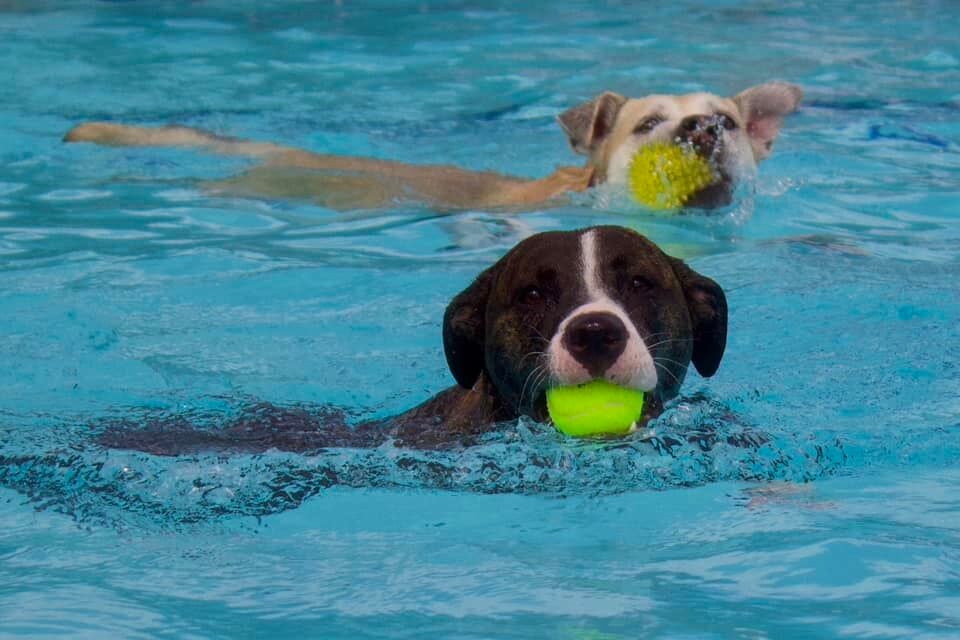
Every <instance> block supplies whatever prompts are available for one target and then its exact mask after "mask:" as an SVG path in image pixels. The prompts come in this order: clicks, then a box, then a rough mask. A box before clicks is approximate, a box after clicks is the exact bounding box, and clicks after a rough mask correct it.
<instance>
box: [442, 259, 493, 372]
mask: <svg viewBox="0 0 960 640" xmlns="http://www.w3.org/2000/svg"><path fill="white" fill-rule="evenodd" d="M498 264H499V263H498ZM498 264H495V265H493V266H492V267H490V268H488V269H487V270H486V271H484V272H483V273H481V274H480V275H479V276H477V279H476V280H474V281H473V284H471V285H470V286H469V287H467V288H466V289H464V290H463V291H461V292H460V293H459V294H457V296H456V297H455V298H454V299H453V300H451V301H450V304H448V305H447V310H446V312H445V313H444V314H443V351H444V354H445V355H446V357H447V366H448V367H449V368H450V373H452V374H453V377H454V378H455V379H456V381H457V384H459V385H460V386H461V387H464V388H466V389H471V388H472V387H473V385H474V383H475V382H476V381H477V378H478V377H480V373H481V372H482V371H483V367H484V343H485V342H486V326H485V318H486V315H487V298H488V297H489V296H490V289H491V287H492V283H493V280H494V278H495V277H496V273H497V268H498Z"/></svg>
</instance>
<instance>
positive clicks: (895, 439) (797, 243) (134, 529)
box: [0, 2, 960, 640]
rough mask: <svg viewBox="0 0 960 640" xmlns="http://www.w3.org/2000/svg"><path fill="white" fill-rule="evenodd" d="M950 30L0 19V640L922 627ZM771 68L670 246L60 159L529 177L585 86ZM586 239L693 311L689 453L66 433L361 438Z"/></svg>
mask: <svg viewBox="0 0 960 640" xmlns="http://www.w3.org/2000/svg"><path fill="white" fill-rule="evenodd" d="M841 4H842V5H843V6H841ZM958 29H960V14H957V12H956V11H955V7H954V6H953V4H952V3H947V2H943V3H936V2H929V3H895V2H871V3H833V4H831V6H830V7H826V8H817V7H815V6H812V5H811V6H807V5H806V4H804V3H783V2H779V3H765V2H757V3H752V4H743V3H725V2H712V3H711V2H702V3H697V2H678V3H661V4H660V5H657V6H654V5H647V4H646V3H637V6H634V5H632V4H623V5H621V4H619V3H606V4H604V5H602V6H601V5H600V3H593V2H574V3H562V10H561V5H558V4H557V3H545V2H526V3H506V2H503V3H496V2H489V3H482V4H476V5H474V4H471V3H466V2H460V3H457V2H448V3H433V2H389V3H388V2H383V3H373V2H370V3H363V4H362V5H357V4H354V3H352V2H342V3H329V6H328V5H327V4H324V5H323V6H316V7H309V6H303V5H300V4H295V3H284V2H272V3H270V5H269V6H267V5H266V4H265V3H255V2H241V3H237V2H230V3H228V2H204V3H194V4H191V5H189V6H180V5H179V4H177V3H167V4H159V5H153V4H151V5H149V6H148V5H146V4H139V3H123V2H116V3H109V2H99V3H93V2H82V3H81V2H76V3H73V2H60V3H50V4H42V3H29V4H27V3H22V4H21V3H16V2H14V3H5V4H0V68H3V69H4V70H5V71H4V72H3V79H4V82H3V83H2V86H0V123H2V124H0V328H2V331H0V335H2V336H3V339H2V340H0V357H2V361H3V363H4V364H5V366H4V367H2V368H0V635H3V636H14V637H17V636H22V637H42V636H56V637H61V636H63V635H70V636H72V637H85V636H86V637H104V636H107V635H108V634H112V635H115V636H119V637H156V636H171V637H229V638H237V637H282V636H288V635H289V636H294V635H296V636H297V637H302V636H312V637H322V638H360V637H389V638H404V637H430V638H511V637H516V638H532V637H543V638H570V639H577V640H581V639H591V640H594V639H596V640H600V639H602V640H608V639H615V638H635V637H638V636H656V637H670V638H726V637H742V638H762V637H770V638H817V637H822V638H837V637H849V638H889V637H911V638H921V637H922V638H956V637H960V497H958V493H957V491H956V487H957V486H958V482H960V472H958V471H957V468H956V465H955V463H956V461H957V459H958V456H960V375H958V372H960V329H958V326H960V322H958V321H960V299H958V295H957V284H956V283H957V281H958V279H960V259H958V258H960V230H958V220H960V45H958V44H957V39H956V33H957V32H958ZM773 78H780V79H785V80H789V81H793V82H797V83H799V84H801V85H802V86H803V87H804V89H805V90H806V96H807V97H806V102H805V105H804V108H803V109H802V111H801V112H800V113H798V114H797V115H796V116H794V117H793V118H791V119H790V120H789V122H788V123H787V125H786V127H785V129H784V131H783V134H782V136H781V138H780V140H779V141H778V144H777V148H776V150H775V153H774V155H773V157H772V158H771V159H770V160H769V161H768V162H767V163H766V164H764V165H763V166H762V167H761V171H760V177H759V180H758V182H757V184H756V194H755V196H753V197H752V198H746V199H745V200H743V201H742V202H740V203H738V204H737V205H736V206H735V207H733V208H732V209H731V210H729V211H726V212H724V213H723V214H722V215H718V216H712V217H705V216H687V217H682V218H669V217H662V216H660V217H657V216H649V215H639V214H638V213H637V212H635V211H627V210H623V209H621V208H619V207H616V206H606V207H604V206H597V205H595V204H594V203H590V202H581V203H579V204H575V205H571V206H568V207H564V208H559V209H550V210H542V211H535V212H532V213H529V214H523V215H522V216H506V215H499V214H494V213H490V212H484V211H469V212H465V213H462V214H458V215H456V216H445V215H441V214H439V213H438V212H435V211H431V210H429V209H428V208H414V207H404V208H398V209H396V210H392V211H387V212H383V211H380V212H353V213H350V214H344V213H336V212H333V211H328V210H324V209H321V208H318V207H316V206H313V205H311V204H309V203H304V202H297V201H277V200H254V199H231V198H226V197H216V196H211V195H208V194H205V193H204V192H202V191H201V190H200V189H199V188H198V187H197V183H196V180H197V179H198V178H211V177H225V176H230V175H233V174H235V173H237V172H238V171H241V170H242V169H243V168H244V167H245V166H246V165H245V163H244V162H243V161H241V160H236V159H229V160H227V159H223V158H212V157H207V156H201V155H197V154H193V153H189V152H180V151H170V150H156V149H102V148H96V147H92V146H89V145H83V146H65V145H63V144H61V142H60V137H61V136H62V135H63V133H64V132H65V131H66V130H67V129H68V128H69V127H70V126H72V125H73V124H75V123H77V122H79V121H83V120H89V119H112V120H120V121H125V122H133V123H141V124H164V123H167V122H179V123H183V124H189V125H194V126H200V127H204V128H207V129H212V130H214V131H217V132H220V133H223V134H228V135H236V136H244V137H254V138H260V139H269V140H277V141H281V142H284V143H288V144H292V145H297V146H303V147H308V148H311V149H315V150H321V151H332V152H341V153H352V154H364V155H370V156H375V157H384V158H396V159H400V160H406V161H410V162H443V163H455V164H460V165H463V166H467V167H471V168H476V169H481V168H493V169H497V170H500V171H504V172H509V173H515V174H520V175H529V176H539V175H543V174H546V173H547V172H549V171H550V170H552V168H553V167H554V165H556V164H569V163H574V162H576V158H575V157H574V156H573V155H572V153H571V152H569V150H568V149H567V146H566V142H565V140H564V138H563V136H562V134H561V132H560V130H559V128H558V127H557V125H556V124H555V122H554V117H555V116H556V114H557V113H559V112H560V111H561V110H563V109H564V108H566V107H568V106H570V105H572V104H576V103H578V102H580V101H583V100H585V99H587V98H589V97H591V96H592V95H594V94H595V93H598V92H599V91H602V90H604V89H614V90H617V91H619V92H621V93H624V94H628V95H642V94H645V93H650V92H655V91H656V92H686V91H692V90H701V89H703V90H710V91H714V92H718V93H734V92H737V91H739V90H741V89H743V88H745V87H747V86H749V85H751V84H756V83H759V82H762V81H765V80H769V79H773ZM600 223H614V224H625V225H630V226H632V227H634V228H637V229H639V230H641V231H643V232H645V233H647V234H648V235H650V236H651V237H652V238H653V239H655V240H656V241H658V242H659V243H661V244H662V245H663V246H665V247H667V248H668V249H670V250H672V251H674V252H676V253H678V254H680V255H684V256H686V257H688V259H689V260H690V261H691V263H692V264H693V265H694V266H695V267H696V268H697V269H698V270H700V271H702V272H703V273H706V274H708V275H710V276H711V277H713V278H715V279H716V280H718V281H719V282H720V283H721V284H722V285H723V286H724V287H725V288H726V290H727V292H728V293H727V295H728V299H729V303H730V309H731V315H730V336H729V342H728V347H727V355H726V357H725V359H724V362H723V364H722V366H721V369H720V371H719V373H718V375H717V376H716V377H714V378H711V379H709V380H704V379H701V378H699V377H697V376H696V374H695V373H691V375H690V376H689V378H688V380H687V382H686V384H685V387H684V394H683V396H682V398H681V399H680V400H679V402H678V403H677V404H676V405H675V406H674V407H673V408H672V409H671V410H670V411H669V412H668V413H667V414H666V415H665V416H664V418H663V419H662V420H661V424H659V425H658V431H659V432H661V433H663V434H666V435H670V434H681V433H682V434H688V433H691V432H694V433H702V434H704V438H708V437H709V438H714V439H717V438H719V440H720V444H716V445H714V446H706V445H705V446H704V447H700V446H697V444H695V443H694V444H690V445H689V446H678V447H674V448H672V449H668V450H666V449H663V448H659V449H658V448H657V447H654V446H652V445H650V444H649V443H645V442H641V441H639V440H629V439H628V440H625V441H622V442H617V443H612V444H609V445H605V446H597V445H594V444H585V443H571V442H567V441H564V440H562V439H560V438H559V437H558V436H556V435H555V434H554V433H552V432H551V431H550V430H549V429H547V428H545V427H543V426H542V425H537V424H530V423H527V422H521V423H520V424H517V425H508V426H506V427H504V429H503V430H502V431H501V432H499V433H498V434H496V435H495V436H492V437H491V438H490V439H489V441H487V442H485V443H483V444H482V445H478V446H475V447H471V448H469V449H466V450H463V451H447V452H415V451H405V450H398V449H394V448H392V447H390V446H385V447H381V448H378V449H375V450H371V451H354V450H340V451H330V452H327V453H326V454H324V455H319V456H304V455H294V454H287V453H267V454H263V455H245V456H233V457H221V456H215V455H209V456H200V457H181V458H172V459H171V458H156V457H151V456H149V455H146V454H140V453H131V452H122V451H110V450H104V449H103V448H101V447H98V446H97V445H96V444H95V443H94V442H93V440H92V434H93V433H94V429H95V428H96V425H97V424H101V423H102V422H103V421H104V420H109V419H113V418H125V419H132V420H134V421H137V420H146V419H148V418H150V417H152V416H156V415H160V416H186V417H188V418H191V419H196V420H213V421H216V420H218V419H220V420H222V419H224V416H231V415H235V414H236V413H238V412H241V411H243V410H244V407H245V406H247V405H248V404H250V403H252V402H256V401H258V400H266V401H270V402H273V403H277V404H281V405H291V404H298V403H303V404H307V405H321V404H326V403H331V404H336V405H340V406H344V407H348V408H350V409H351V410H352V411H353V412H354V414H355V415H356V416H357V417H365V416H383V415H389V414H392V413H395V412H399V411H402V410H404V409H406V408H408V407H410V406H412V405H414V404H416V403H418V402H420V401H421V400H423V399H425V398H426V397H428V396H429V395H430V394H432V393H435V392H437V391H439V390H440V389H442V388H444V387H445V386H447V385H449V384H451V383H452V379H451V378H450V375H449V373H448V372H447V371H446V368H445V365H444V361H443V357H442V353H441V351H440V336H439V322H440V318H441V315H442V313H443V309H444V306H445V304H446V302H447V300H449V298H450V297H451V296H452V295H454V294H455V293H456V292H458V291H459V290H460V289H461V288H462V287H463V286H464V285H465V284H466V283H468V282H469V281H470V280H471V278H472V277H473V276H475V275H476V274H477V273H478V272H479V271H480V270H481V269H483V268H484V267H485V266H486V265H488V264H490V263H491V262H492V261H493V260H495V259H496V258H497V257H498V256H499V255H501V254H502V253H503V252H505V251H506V250H507V249H508V248H509V247H510V246H512V244H514V243H515V242H516V241H517V240H519V239H520V238H521V237H524V236H525V235H527V234H529V233H532V232H534V231H539V230H547V229H556V228H564V229H572V228H577V227H580V226H584V225H589V224H600ZM744 432H749V433H762V434H763V435H764V437H765V438H766V439H767V442H766V444H763V445H762V446H759V447H746V448H744V447H735V446H729V445H727V444H725V438H727V437H737V436H740V435H742V434H743V433H744Z"/></svg>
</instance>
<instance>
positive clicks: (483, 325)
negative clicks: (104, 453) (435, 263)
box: [103, 227, 727, 454]
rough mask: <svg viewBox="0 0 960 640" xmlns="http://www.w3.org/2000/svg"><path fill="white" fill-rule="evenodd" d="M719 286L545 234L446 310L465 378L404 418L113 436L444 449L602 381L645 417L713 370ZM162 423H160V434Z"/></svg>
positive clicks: (274, 417) (229, 445) (632, 254)
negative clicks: (641, 400) (553, 394)
mask: <svg viewBox="0 0 960 640" xmlns="http://www.w3.org/2000/svg"><path fill="white" fill-rule="evenodd" d="M726 333H727V306H726V298H725V296H724V293H723V290H722V289H721V288H720V287H719V286H718V285H717V284H716V283H715V282H714V281H713V280H711V279H709V278H706V277H704V276H702V275H700V274H698V273H696V272H695V271H693V270H692V269H691V268H690V267H688V266H687V265H686V264H684V263H683V262H682V261H680V260H678V259H675V258H672V257H670V256H667V255H666V254H664V253H663V252H662V251H661V250H660V249H659V248H658V247H657V246H656V245H654V244H653V243H652V242H650V241H649V240H647V239H646V238H644V237H643V236H641V235H640V234H638V233H636V232H633V231H630V230H628V229H624V228H620V227H593V228H589V229H585V230H582V231H555V232H546V233H541V234H537V235H535V236H532V237H530V238H527V239H526V240H524V241H522V242H520V243H519V244H518V245H517V246H516V247H514V248H513V249H512V250H511V251H510V252H508V253H507V254H506V255H505V256H504V257H503V258H501V259H500V260H499V261H498V262H497V263H495V264H494V265H493V266H491V267H489V268H488V269H487V270H485V271H484V272H483V273H481V274H480V275H479V276H478V277H477V278H476V280H475V281H474V282H473V283H472V284H471V285H470V286H469V287H467V288H466V289H465V290H464V291H463V292H461V293H460V294H458V295H457V296H456V297H455V298H454V299H453V300H452V301H451V302H450V304H449V306H448V307H447V310H446V313H445V314H444V318H443V345H444V352H445V354H446V359H447V364H448V365H449V367H450V370H451V372H452V374H453V377H454V378H455V379H456V381H457V385H456V386H454V387H451V388H449V389H447V390H445V391H443V392H441V393H439V394H438V395H436V396H434V397H433V398H431V399H430V400H428V401H427V402H425V403H423V404H422V405H420V406H418V407H415V408H413V409H411V410H410V411H407V412H406V413H403V414H401V415H399V416H395V417H393V418H388V419H385V420H379V421H374V422H368V423H364V424H361V425H358V426H356V427H351V426H349V425H347V424H346V423H345V421H344V420H343V419H342V417H340V416H338V415H336V414H335V413H331V412H321V413H320V414H319V415H318V414H313V415H311V414H309V412H302V411H289V410H283V409H278V408H275V407H274V408H271V407H269V406H265V407H262V408H261V410H260V411H259V413H258V414H257V417H256V418H255V419H248V420H244V421H241V422H239V423H238V424H236V425H233V426H231V427H229V428H227V429H226V430H221V431H216V432H210V431H198V430H195V429H192V428H191V426H190V425H187V424H180V425H178V424H173V425H172V426H171V424H169V423H168V424H166V425H152V426H151V427H148V429H146V430H143V429H140V430H131V429H130V428H129V427H125V428H122V429H113V430H111V431H110V432H108V433H107V434H106V435H105V437H104V440H103V441H104V443H105V444H108V445H110V446H115V447H122V448H136V449H142V450H147V451H151V452H153V453H161V454H177V453H186V452H192V451H197V450H201V449H217V450H224V449H239V450H245V451H249V450H265V449H270V448H278V449H285V450H294V451H308V450H316V449H319V448H322V447H330V446H370V445H373V444H376V443H378V442H382V441H384V440H385V439H387V438H394V439H395V440H396V441H397V442H398V443H399V444H401V445H403V446H413V447H438V446H445V445H449V444H452V443H459V442H464V441H465V440H470V439H471V438H474V437H476V436H478V435H480V434H482V433H484V432H487V431H489V430H491V429H492V428H493V427H494V425H496V424H497V423H498V422H503V421H509V420H515V419H517V418H518V417H520V416H528V417H530V418H533V419H535V420H538V421H547V420H548V419H549V417H548V414H547V409H546V400H545V394H546V390H547V388H549V387H550V386H562V385H575V384H580V383H584V382H588V381H590V380H595V379H603V380H607V381H610V382H613V383H615V384H618V385H620V386H624V387H629V388H633V389H638V390H641V391H644V392H645V393H646V397H647V401H646V403H645V406H644V415H643V417H642V420H643V421H647V420H649V419H652V418H654V417H656V416H657V415H659V414H660V412H661V411H662V410H663V406H664V403H665V402H666V401H667V400H669V399H671V398H673V397H674V396H676V395H677V393H678V391H679V388H680V385H681V384H682V382H683V380H684V377H685V375H686V372H687V367H688V365H689V363H690V362H692V363H693V364H694V366H695V367H696V368H697V370H698V371H699V372H700V373H701V374H702V375H704V376H710V375H713V374H714V373H715V372H716V370H717V367H718V366H719V364H720V360H721V358H722V356H723V352H724V349H725V346H726ZM158 427H160V428H158Z"/></svg>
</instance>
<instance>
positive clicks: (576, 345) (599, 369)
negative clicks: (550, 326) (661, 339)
mask: <svg viewBox="0 0 960 640" xmlns="http://www.w3.org/2000/svg"><path fill="white" fill-rule="evenodd" d="M626 345H627V328H626V327H625V326H623V322H621V320H620V318H618V317H617V316H615V315H613V314H612V313H605V312H597V313H585V314H583V315H581V316H577V317H576V318H574V319H573V320H572V321H571V322H570V324H568V325H567V328H566V329H565V330H564V332H563V346H564V347H566V349H567V351H569V352H570V355H572V356H573V357H574V358H575V359H576V360H577V362H579V363H580V364H581V365H582V366H583V368H584V369H586V370H587V371H589V372H590V374H591V375H594V376H600V375H602V374H603V373H604V372H606V370H607V369H609V368H610V365H612V364H613V363H614V362H616V361H617V358H619V357H620V354H621V353H623V349H624V347H626Z"/></svg>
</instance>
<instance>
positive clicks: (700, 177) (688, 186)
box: [627, 142, 717, 209]
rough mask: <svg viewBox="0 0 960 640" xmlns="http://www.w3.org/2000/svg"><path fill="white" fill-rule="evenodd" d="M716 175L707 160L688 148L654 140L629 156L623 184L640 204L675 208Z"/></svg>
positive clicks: (684, 202) (659, 207)
mask: <svg viewBox="0 0 960 640" xmlns="http://www.w3.org/2000/svg"><path fill="white" fill-rule="evenodd" d="M716 178H717V176H716V173H715V172H714V170H713V167H712V166H710V162H709V161H708V160H707V159H706V158H704V157H703V156H701V155H700V154H698V153H696V152H695V151H693V150H692V149H686V148H684V147H681V146H680V145H677V144H670V143H665V142H657V143H652V144H648V145H646V146H645V147H643V148H641V149H640V150H639V151H638V152H637V153H636V154H635V155H634V156H633V160H632V161H631V162H630V167H629V169H628V173H627V184H628V185H629V187H630V193H631V194H632V195H633V197H634V198H636V199H637V201H638V202H639V203H640V204H642V205H645V206H647V207H650V208H651V209H676V208H678V207H682V206H683V205H684V204H686V203H687V201H688V200H689V199H690V197H691V196H692V195H693V194H695V193H696V192H698V191H700V190H701V189H703V188H704V187H707V186H709V185H710V184H711V183H713V182H714V181H715V180H716Z"/></svg>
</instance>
